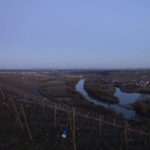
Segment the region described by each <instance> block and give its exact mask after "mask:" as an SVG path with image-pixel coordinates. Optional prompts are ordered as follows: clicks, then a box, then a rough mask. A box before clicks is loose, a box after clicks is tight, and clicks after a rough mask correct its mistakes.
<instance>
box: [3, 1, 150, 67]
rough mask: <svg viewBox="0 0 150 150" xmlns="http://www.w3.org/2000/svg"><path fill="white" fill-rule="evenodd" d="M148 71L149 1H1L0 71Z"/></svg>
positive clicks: (149, 55)
mask: <svg viewBox="0 0 150 150" xmlns="http://www.w3.org/2000/svg"><path fill="white" fill-rule="evenodd" d="M130 67H140V68H141V67H150V1H149V0H0V68H4V69H8V68H130Z"/></svg>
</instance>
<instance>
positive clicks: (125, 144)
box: [123, 120, 128, 150]
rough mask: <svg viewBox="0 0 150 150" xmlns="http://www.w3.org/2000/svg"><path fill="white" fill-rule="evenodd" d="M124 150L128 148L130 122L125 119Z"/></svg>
mask: <svg viewBox="0 0 150 150" xmlns="http://www.w3.org/2000/svg"><path fill="white" fill-rule="evenodd" d="M123 149H124V150H128V122H127V120H125V122H124V146H123Z"/></svg>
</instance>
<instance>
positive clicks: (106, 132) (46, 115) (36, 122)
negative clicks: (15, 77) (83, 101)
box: [0, 89, 150, 150]
mask: <svg viewBox="0 0 150 150" xmlns="http://www.w3.org/2000/svg"><path fill="white" fill-rule="evenodd" d="M18 93H20V95H17V96H16V95H14V93H11V92H9V91H7V90H4V89H1V91H0V124H1V127H0V134H1V136H0V149H4V150H7V149H8V150H9V149H11V150H19V149H21V150H28V149H29V150H30V149H32V150H45V149H51V150H120V149H121V150H130V149H131V150H132V149H133V150H134V149H136V150H138V149H139V150H140V149H143V150H149V149H150V128H149V127H148V126H145V125H142V124H137V125H136V126H135V122H132V121H127V120H122V119H116V118H112V117H107V116H104V115H103V116H101V115H98V114H96V113H93V114H92V113H88V112H84V111H81V110H80V111H79V110H77V109H75V108H72V107H69V106H67V105H63V104H57V103H52V102H51V101H50V100H48V99H46V98H43V97H37V96H31V95H30V96H29V95H25V94H24V93H21V92H18ZM64 131H65V135H66V137H65V138H64V137H62V134H63V133H64Z"/></svg>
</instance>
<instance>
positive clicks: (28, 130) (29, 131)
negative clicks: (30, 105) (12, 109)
mask: <svg viewBox="0 0 150 150" xmlns="http://www.w3.org/2000/svg"><path fill="white" fill-rule="evenodd" d="M20 107H21V111H22V115H23V120H24V122H25V127H26V129H27V132H28V135H29V138H30V140H31V141H33V137H32V134H31V130H30V127H29V124H28V121H27V118H26V115H25V112H24V109H23V106H22V104H20Z"/></svg>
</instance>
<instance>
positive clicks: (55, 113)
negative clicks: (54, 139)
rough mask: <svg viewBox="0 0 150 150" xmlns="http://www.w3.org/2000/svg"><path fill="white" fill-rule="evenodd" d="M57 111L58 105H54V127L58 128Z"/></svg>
mask: <svg viewBox="0 0 150 150" xmlns="http://www.w3.org/2000/svg"><path fill="white" fill-rule="evenodd" d="M56 117H57V109H56V103H55V105H54V127H55V128H56V126H57V122H56V121H57V118H56Z"/></svg>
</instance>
